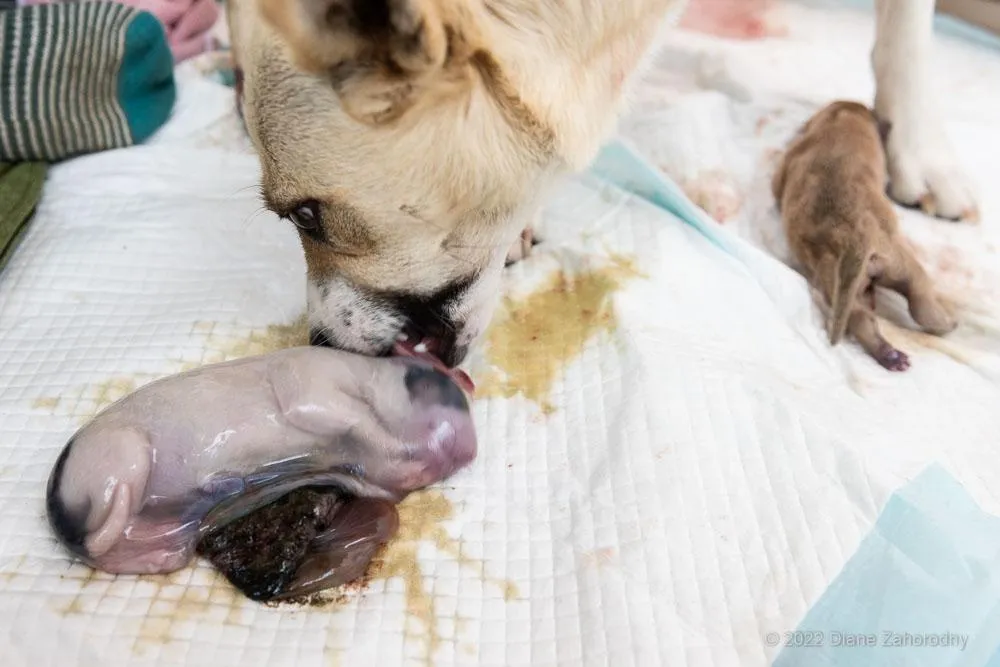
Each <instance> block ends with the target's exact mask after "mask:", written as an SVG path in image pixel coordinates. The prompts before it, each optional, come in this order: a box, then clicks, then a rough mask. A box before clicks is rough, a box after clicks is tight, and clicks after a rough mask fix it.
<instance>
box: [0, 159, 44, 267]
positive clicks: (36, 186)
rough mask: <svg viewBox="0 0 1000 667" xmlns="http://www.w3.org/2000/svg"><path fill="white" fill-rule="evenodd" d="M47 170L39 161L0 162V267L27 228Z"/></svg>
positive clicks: (39, 196)
mask: <svg viewBox="0 0 1000 667" xmlns="http://www.w3.org/2000/svg"><path fill="white" fill-rule="evenodd" d="M48 170H49V167H48V165H46V164H45V163H43V162H20V163H17V164H7V163H4V162H0V271H2V270H3V268H4V267H5V266H6V265H7V261H8V260H9V259H10V257H11V255H13V254H14V249H15V248H16V247H17V244H18V242H19V241H20V240H21V238H22V237H23V236H24V233H25V232H26V231H27V229H28V222H29V220H30V219H31V215H32V213H34V212H35V206H37V205H38V200H39V199H41V196H42V186H43V185H44V184H45V175H46V173H48Z"/></svg>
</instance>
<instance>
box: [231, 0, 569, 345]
mask: <svg viewBox="0 0 1000 667" xmlns="http://www.w3.org/2000/svg"><path fill="white" fill-rule="evenodd" d="M470 6H472V5H470V4H469V3H464V2H459V1H458V0H241V1H240V2H239V3H237V7H236V8H235V9H234V10H233V14H232V15H231V24H232V27H233V38H234V53H235V56H236V59H237V65H238V66H239V67H240V68H241V69H242V71H243V74H244V78H243V86H242V106H243V115H244V119H245V122H246V125H247V129H248V131H249V133H250V136H251V139H252V140H253V142H254V144H255V145H256V148H257V150H258V153H259V155H260V159H261V164H262V180H263V182H262V186H263V194H264V198H265V201H266V204H267V206H268V207H269V208H271V209H272V210H273V211H275V212H276V213H277V214H278V215H280V216H281V217H283V218H286V219H287V220H289V221H290V222H291V223H292V224H294V225H295V226H296V227H297V229H298V232H299V235H300V237H301V241H302V246H303V248H304V250H305V257H306V263H307V265H308V281H309V283H308V298H309V320H310V326H311V328H312V333H313V341H314V342H315V343H320V344H329V345H332V346H335V347H338V348H342V349H347V350H351V351H354V352H359V353H362V354H371V355H379V354H384V353H387V352H389V351H390V350H391V349H392V347H393V345H394V342H395V341H396V340H397V339H398V338H399V337H400V335H401V334H405V335H407V336H409V337H410V338H411V340H413V339H414V338H416V339H420V340H424V341H425V342H427V343H428V345H429V347H430V348H431V351H432V352H433V353H435V354H436V355H438V356H439V357H440V358H441V359H442V360H443V361H444V362H445V363H446V364H448V365H455V364H457V363H459V362H460V361H461V360H462V359H463V358H464V356H465V354H466V351H467V349H468V347H469V345H470V344H471V343H472V342H473V341H474V340H475V339H476V338H477V337H478V336H479V334H480V333H482V331H483V330H484V329H485V327H486V325H487V323H488V321H489V319H490V317H491V315H492V311H493V308H494V306H495V299H496V296H497V293H498V282H499V278H500V272H501V270H502V268H503V264H504V258H505V255H506V252H507V250H508V249H509V248H510V246H511V245H512V244H513V242H514V241H515V240H516V238H517V236H518V234H519V233H520V232H521V230H522V229H523V227H524V226H525V224H526V220H525V219H524V211H525V209H526V207H527V205H528V204H529V203H531V201H532V200H533V199H535V198H536V196H537V195H538V194H539V193H540V190H541V187H542V183H543V182H544V181H546V180H547V178H548V176H549V175H550V174H551V173H552V172H553V171H554V170H553V167H554V166H555V162H556V160H555V159H554V153H553V151H552V148H551V145H552V138H551V136H550V134H551V133H550V132H549V131H547V130H546V129H545V128H544V127H543V126H542V125H541V124H540V123H539V122H537V120H536V118H537V117H536V116H535V115H534V114H533V113H532V111H531V109H530V108H529V107H528V106H527V105H526V104H525V103H523V102H522V101H521V99H520V98H519V96H518V95H517V93H516V91H515V89H514V88H513V87H512V85H511V84H510V82H509V80H508V79H507V77H506V76H505V73H504V72H503V71H502V70H501V68H500V67H499V65H497V62H496V60H495V59H494V58H493V56H492V55H491V52H490V50H489V49H488V48H486V46H485V44H484V41H483V39H482V37H481V35H480V31H479V23H478V18H477V17H476V16H474V15H473V14H471V13H470V12H471V11H472V10H471V9H469V7H470Z"/></svg>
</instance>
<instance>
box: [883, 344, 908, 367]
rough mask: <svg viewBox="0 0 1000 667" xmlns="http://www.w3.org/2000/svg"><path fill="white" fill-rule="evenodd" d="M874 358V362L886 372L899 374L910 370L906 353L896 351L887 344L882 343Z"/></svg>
mask: <svg viewBox="0 0 1000 667" xmlns="http://www.w3.org/2000/svg"><path fill="white" fill-rule="evenodd" d="M874 357H875V361H877V362H878V363H879V365H880V366H882V368H885V369H886V370H890V371H893V372H897V373H901V372H903V371H905V370H907V369H909V368H910V358H909V357H908V356H907V355H906V353H905V352H901V351H899V350H897V349H896V348H894V347H893V346H892V345H889V344H888V343H882V344H881V345H880V346H879V348H878V350H877V351H876V352H875V355H874Z"/></svg>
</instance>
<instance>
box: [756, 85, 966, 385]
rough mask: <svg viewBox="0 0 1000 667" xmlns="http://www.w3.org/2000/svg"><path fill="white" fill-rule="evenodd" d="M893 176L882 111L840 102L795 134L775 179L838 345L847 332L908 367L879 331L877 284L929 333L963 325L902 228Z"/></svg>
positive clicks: (792, 238)
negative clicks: (891, 192) (889, 192)
mask: <svg viewBox="0 0 1000 667" xmlns="http://www.w3.org/2000/svg"><path fill="white" fill-rule="evenodd" d="M886 179H887V174H886V167H885V154H884V153H883V150H882V139H881V136H880V132H879V126H878V122H877V120H876V118H875V115H874V113H873V112H872V111H871V110H870V109H869V108H868V107H866V106H864V105H862V104H858V103H856V102H834V103H832V104H830V105H829V106H827V107H825V108H824V109H822V110H820V111H819V112H818V113H817V114H816V115H815V116H813V117H812V118H810V119H809V121H808V122H807V123H806V124H805V125H804V126H803V127H802V129H801V130H800V132H799V134H798V135H797V136H796V137H795V138H794V139H793V140H792V141H791V143H790V144H789V146H788V151H787V152H786V153H785V155H784V157H783V158H782V161H781V164H779V165H778V169H777V171H776V172H775V174H774V179H773V181H772V184H771V185H772V191H773V192H774V197H775V199H776V200H777V203H778V210H779V211H781V215H782V219H783V221H784V226H785V233H786V234H787V236H788V244H789V247H790V248H791V251H792V255H793V257H794V258H795V261H796V262H798V264H799V266H800V268H801V269H802V270H803V273H804V274H805V276H806V279H807V280H809V282H810V283H811V284H812V285H813V286H814V287H815V288H816V289H817V290H819V292H820V293H821V294H822V295H823V298H824V300H825V302H826V306H827V307H828V308H829V311H828V313H827V333H828V335H829V337H830V343H831V345H836V344H837V342H839V341H840V339H841V338H842V337H843V335H844V333H845V332H848V333H850V334H851V335H852V336H853V337H854V338H855V339H856V340H857V341H858V343H860V344H861V347H863V348H864V350H865V351H866V352H867V353H868V354H869V355H871V356H872V357H873V358H874V359H875V360H876V361H877V362H878V363H879V364H881V365H882V366H884V367H885V368H887V369H889V370H891V371H904V370H906V369H907V368H909V366H910V360H909V358H908V357H907V356H906V354H904V353H903V352H900V351H899V350H897V349H896V348H894V347H893V346H892V345H890V344H889V342H888V341H886V340H885V338H883V337H882V334H881V332H880V331H879V327H878V322H877V320H876V318H875V287H876V286H882V287H886V288H888V289H891V290H894V291H896V292H898V293H900V294H901V295H903V296H904V297H905V298H906V300H907V302H908V303H909V308H910V314H911V315H912V316H913V319H914V320H915V321H916V322H917V324H919V325H920V326H921V327H922V328H923V329H924V330H925V331H927V332H928V333H932V334H936V335H942V334H946V333H948V332H949V331H951V330H953V329H954V328H955V325H956V323H955V320H954V318H953V317H952V315H951V314H950V313H949V312H948V311H947V309H945V307H944V306H943V305H942V303H941V301H940V299H939V298H938V296H937V294H936V293H935V291H934V288H933V286H932V285H931V281H930V278H929V277H928V276H927V273H926V272H925V271H924V269H923V267H921V266H920V263H919V262H918V261H917V259H916V257H914V255H913V252H912V251H911V250H910V247H909V246H908V245H907V244H906V241H905V240H904V238H903V237H902V235H901V234H900V232H899V226H898V223H897V221H896V213H895V210H894V209H893V205H892V203H891V202H890V201H889V198H888V197H887V196H886V194H885V190H886Z"/></svg>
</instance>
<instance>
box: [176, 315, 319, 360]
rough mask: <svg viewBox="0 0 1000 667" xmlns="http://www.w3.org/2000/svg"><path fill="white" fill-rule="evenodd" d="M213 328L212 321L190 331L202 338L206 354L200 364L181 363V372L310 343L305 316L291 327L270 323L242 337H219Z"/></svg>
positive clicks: (196, 323)
mask: <svg viewBox="0 0 1000 667" xmlns="http://www.w3.org/2000/svg"><path fill="white" fill-rule="evenodd" d="M216 329H217V326H216V324H215V323H214V322H195V323H194V326H193V327H192V332H193V333H199V334H204V335H205V352H204V354H203V355H202V359H201V361H198V362H191V361H182V362H180V370H181V371H187V370H191V369H193V368H198V367H199V366H204V365H206V364H216V363H221V362H223V361H232V360H233V359H242V358H244V357H254V356H257V355H260V354H269V353H271V352H277V351H278V350H284V349H287V348H290V347H299V346H302V345H308V344H309V323H308V321H307V320H306V316H305V314H303V315H301V316H299V317H298V318H297V319H296V320H295V321H294V322H292V323H290V324H270V325H268V326H267V327H265V328H264V329H263V330H254V331H251V332H250V333H249V334H244V335H225V334H220V333H217V332H216Z"/></svg>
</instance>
